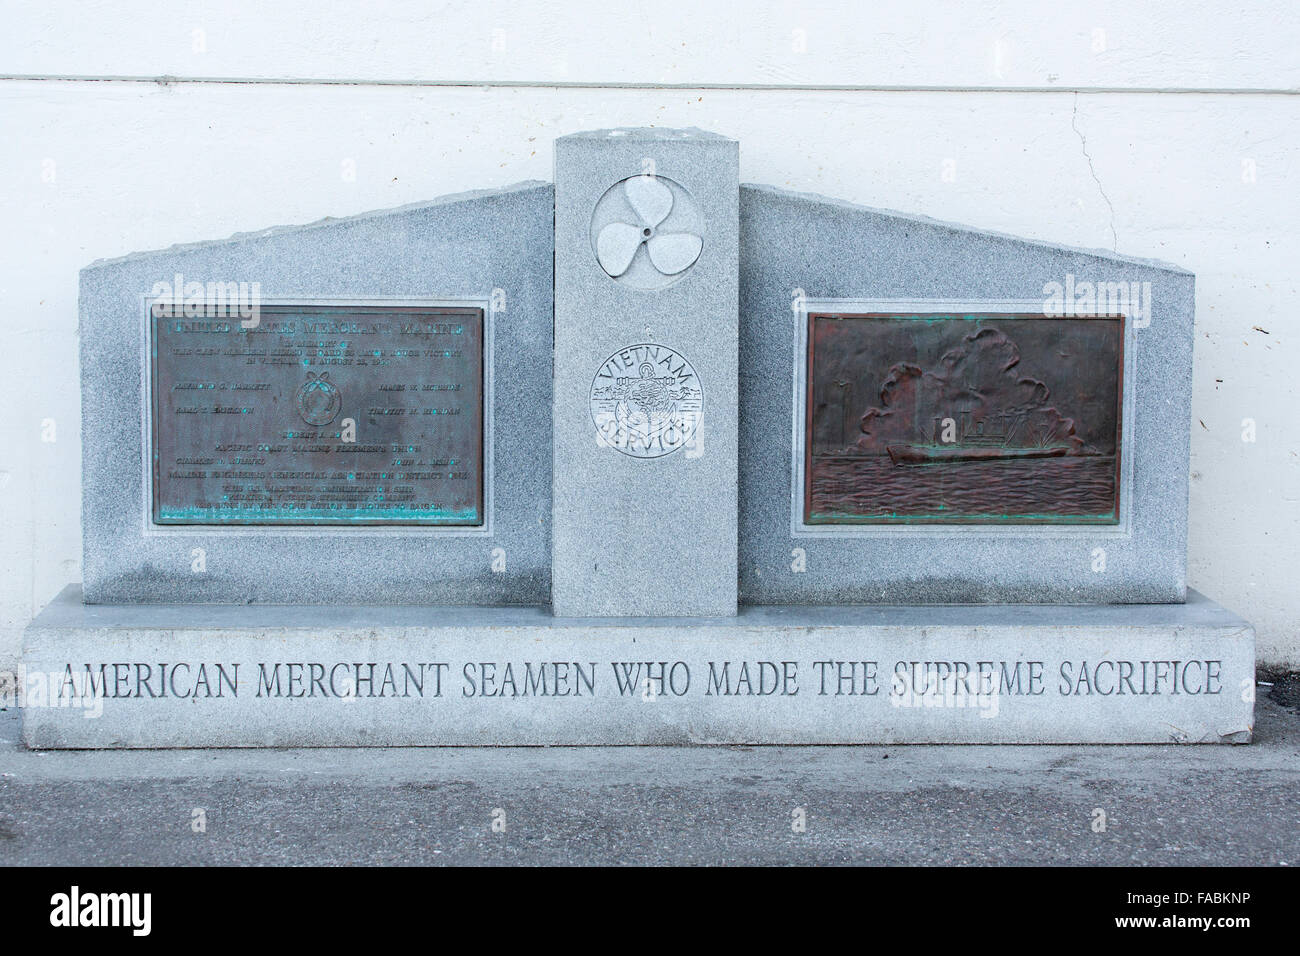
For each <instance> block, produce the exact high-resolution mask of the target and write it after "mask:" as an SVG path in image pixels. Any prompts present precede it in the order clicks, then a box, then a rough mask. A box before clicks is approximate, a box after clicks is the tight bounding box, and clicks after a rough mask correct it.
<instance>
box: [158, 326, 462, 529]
mask: <svg viewBox="0 0 1300 956" xmlns="http://www.w3.org/2000/svg"><path fill="white" fill-rule="evenodd" d="M176 311H177V312H179V311H180V308H179V307H177V309H176ZM249 324H250V325H251V324H252V322H251V320H250V321H249ZM150 325H151V330H150V365H151V376H152V380H151V389H152V403H151V411H152V436H151V439H152V448H151V454H152V459H153V520H154V521H155V522H156V523H158V524H165V525H175V524H202V525H213V524H215V525H226V524H238V525H253V524H256V525H263V524H271V525H378V524H418V525H480V524H482V523H483V453H484V449H483V311H482V310H481V309H471V308H427V307H407V306H400V307H399V306H322V305H300V306H284V305H273V306H271V305H268V306H262V307H261V309H260V315H259V317H258V321H257V323H256V325H254V326H253V327H252V328H245V327H244V322H242V321H241V319H240V317H239V316H238V315H234V314H231V315H229V316H225V315H220V314H218V315H215V316H213V315H195V316H183V315H179V314H171V313H170V312H169V311H168V309H167V307H166V306H162V307H159V306H155V307H154V308H153V311H152V314H151V316H150Z"/></svg>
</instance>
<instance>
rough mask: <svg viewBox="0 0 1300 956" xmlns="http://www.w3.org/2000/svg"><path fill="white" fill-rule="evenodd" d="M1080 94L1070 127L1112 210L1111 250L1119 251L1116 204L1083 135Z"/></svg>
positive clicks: (1072, 113)
mask: <svg viewBox="0 0 1300 956" xmlns="http://www.w3.org/2000/svg"><path fill="white" fill-rule="evenodd" d="M1078 120H1079V94H1078V93H1075V94H1074V110H1073V112H1071V113H1070V128H1071V129H1072V130H1074V135H1076V136H1078V137H1079V145H1080V147H1081V148H1082V149H1083V158H1084V159H1086V160H1087V161H1088V172H1089V173H1090V174H1091V175H1092V181H1093V182H1094V183H1096V184H1097V192H1099V193H1101V198H1102V199H1104V200H1105V201H1106V208H1107V209H1109V210H1110V223H1109V225H1110V241H1111V251H1112V252H1119V234H1118V233H1116V232H1115V206H1114V204H1113V203H1112V202H1111V201H1110V197H1109V196H1107V195H1106V188H1105V187H1104V186H1102V184H1101V178H1100V177H1099V176H1098V175H1097V168H1096V167H1095V166H1094V165H1093V163H1092V155H1091V154H1090V153H1089V152H1088V137H1086V136H1084V135H1083V130H1081V129H1079V123H1078Z"/></svg>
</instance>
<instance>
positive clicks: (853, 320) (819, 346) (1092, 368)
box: [804, 313, 1124, 524]
mask: <svg viewBox="0 0 1300 956" xmlns="http://www.w3.org/2000/svg"><path fill="white" fill-rule="evenodd" d="M807 360H808V368H807V382H808V394H807V421H806V433H805V439H804V447H805V460H804V482H805V486H804V520H805V523H807V524H888V523H931V524H943V523H962V524H969V523H993V524H1035V523H1045V524H1114V523H1117V522H1118V521H1119V474H1120V445H1121V442H1120V434H1121V410H1122V400H1121V396H1122V381H1123V369H1124V330H1123V319H1122V318H1121V317H1117V316H1085V317H1067V318H1055V317H1048V316H1043V315H1020V314H1006V315H1002V314H972V315H965V314H961V315H957V314H954V315H932V314H922V315H904V314H898V315H895V314H842V313H841V314H829V313H818V314H810V315H809V317H808V356H807Z"/></svg>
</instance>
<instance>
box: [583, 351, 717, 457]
mask: <svg viewBox="0 0 1300 956" xmlns="http://www.w3.org/2000/svg"><path fill="white" fill-rule="evenodd" d="M703 412H704V387H703V386H702V385H701V383H700V379H699V376H697V375H696V374H695V369H694V368H693V367H692V366H691V363H690V362H688V361H687V360H686V359H685V358H684V357H683V356H682V355H681V354H680V353H679V352H676V351H674V350H673V349H670V348H668V347H667V346H665V345H651V344H641V345H629V346H628V347H627V348H624V349H619V350H618V351H617V352H615V353H614V354H613V355H611V356H610V357H609V358H607V359H606V360H605V361H604V362H602V363H601V366H600V369H599V370H598V371H597V372H596V376H595V377H594V378H593V379H592V380H591V420H592V422H593V423H594V424H595V426H596V436H597V441H599V442H600V444H602V445H605V446H607V447H610V448H613V449H615V450H617V451H619V452H621V453H622V454H624V455H628V456H630V457H632V458H662V457H663V456H664V455H671V454H672V453H673V452H675V451H677V449H679V448H681V447H682V446H683V445H686V444H688V443H690V442H691V441H692V440H693V439H694V438H695V433H696V431H697V430H698V429H699V426H700V416H701V415H702V414H703Z"/></svg>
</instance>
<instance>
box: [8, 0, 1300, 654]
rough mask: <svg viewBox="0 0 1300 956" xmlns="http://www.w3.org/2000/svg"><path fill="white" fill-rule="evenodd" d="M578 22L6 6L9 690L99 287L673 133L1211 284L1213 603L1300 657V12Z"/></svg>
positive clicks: (1275, 0) (45, 591) (1205, 471)
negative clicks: (91, 290) (170, 248)
mask: <svg viewBox="0 0 1300 956" xmlns="http://www.w3.org/2000/svg"><path fill="white" fill-rule="evenodd" d="M557 6H559V5H554V4H546V3H540V2H524V3H506V2H483V0H480V2H475V0H456V2H449V3H442V4H437V3H415V2H409V0H404V2H390V3H355V2H348V3H340V2H328V3H325V2H320V0H294V2H286V3H278V4H274V5H272V4H267V3H262V2H257V0H228V2H224V3H211V4H204V3H198V2H165V0H145V2H134V3H103V2H82V3H73V2H71V0H44V2H12V0H10V2H5V3H2V4H0V74H2V75H3V77H2V78H0V210H3V229H0V303H3V311H2V312H0V322H2V323H3V325H2V326H0V348H2V349H3V362H2V363H0V409H4V410H5V411H4V413H3V414H0V666H5V665H6V664H12V663H13V662H14V661H15V660H16V658H17V655H18V648H19V639H20V633H21V629H22V627H23V626H24V625H25V624H26V622H27V621H28V620H29V619H30V617H31V616H32V614H33V613H34V612H35V611H36V610H38V609H39V608H40V606H41V605H42V604H43V603H44V602H45V601H47V600H48V599H49V598H50V597H52V596H53V595H54V594H55V593H56V592H57V591H58V590H59V589H60V588H61V587H62V586H63V585H64V584H65V583H67V582H69V581H74V580H76V579H77V578H78V577H79V559H80V520H79V509H80V460H81V458H80V448H79V444H78V421H79V417H80V394H79V378H78V370H77V302H76V298H77V271H78V269H79V268H80V267H81V266H83V265H85V264H86V263H88V262H90V261H92V260H93V259H96V258H99V257H107V256H117V255H121V254H124V253H127V252H131V251H136V250H141V249H150V248H156V247H159V246H166V245H169V244H171V243H175V242H187V241H192V240H198V239H208V238H218V237H223V236H226V235H228V234H230V233H232V232H237V231H246V230H253V229H258V228H262V227H265V226H270V225H277V224H284V223H300V222H308V221H312V220H315V219H319V218H321V217H323V216H340V215H348V214H350V213H357V212H362V211H365V210H369V209H376V208H383V207H386V206H395V205H399V204H401V203H407V202H414V201H418V200H422V199H427V198H431V197H433V196H436V195H439V194H442V193H447V192H455V191H458V190H463V189H469V188H477V187H485V186H495V185H504V184H506V183H510V182H515V181H517V180H520V179H527V178H537V179H549V178H550V169H551V142H552V140H553V139H554V138H555V137H556V136H558V135H561V134H564V133H567V132H570V131H573V130H577V129H582V128H590V127H600V126H614V125H648V124H655V125H683V126H684V125H698V126H702V127H706V128H709V129H715V130H718V131H720V132H724V133H727V134H729V135H732V136H736V137H738V138H739V139H740V140H741V171H742V178H743V179H744V180H745V181H749V182H766V183H774V184H777V185H781V186H786V187H790V188H794V189H800V190H809V191H815V192H821V193H826V194H829V195H832V196H839V197H843V198H846V199H850V200H854V201H858V202H862V203H867V204H870V205H874V206H883V207H889V208H894V209H901V210H905V211H908V212H915V213H922V214H925V215H929V216H933V217H936V218H941V219H948V220H954V221H958V222H964V223H969V224H972V225H976V226H981V227H986V228H990V229H996V230H1002V231H1006V232H1013V233H1019V234H1022V235H1026V236H1031V237H1035V238H1041V239H1047V240H1051V241H1056V242H1063V243H1067V244H1071V245H1082V246H1096V247H1107V248H1116V249H1118V250H1119V251H1121V252H1126V253H1131V254H1135V255H1142V256H1155V257H1159V258H1162V259H1166V260H1169V261H1172V262H1175V263H1178V264H1179V265H1181V266H1184V267H1186V268H1188V269H1191V270H1193V271H1195V272H1196V275H1197V353H1196V369H1195V396H1194V405H1193V421H1192V423H1191V427H1192V495H1191V514H1192V517H1191V527H1192V532H1191V542H1190V567H1189V578H1190V582H1191V584H1192V586H1194V587H1196V588H1199V589H1200V590H1202V591H1205V592H1206V593H1208V594H1209V595H1211V596H1212V597H1214V598H1216V599H1218V600H1219V601H1221V602H1223V603H1225V604H1227V605H1229V606H1231V607H1232V608H1234V609H1235V610H1237V611H1239V612H1241V613H1243V614H1244V615H1246V616H1247V617H1249V618H1250V619H1251V620H1252V621H1254V623H1255V624H1256V626H1257V627H1258V630H1259V652H1260V659H1261V661H1262V662H1264V663H1265V664H1269V665H1274V666H1277V665H1286V666H1292V667H1295V666H1300V634H1298V633H1297V630H1298V627H1297V625H1298V624H1300V586H1298V585H1297V576H1298V574H1300V427H1298V426H1297V424H1296V422H1297V415H1298V413H1297V408H1298V406H1300V402H1298V399H1300V395H1298V394H1297V392H1298V386H1297V381H1298V380H1300V344H1298V339H1300V318H1298V317H1297V315H1296V312H1295V308H1294V303H1295V302H1296V298H1297V291H1298V289H1297V286H1298V285H1300V169H1298V168H1297V165H1298V164H1300V98H1298V97H1297V92H1298V90H1300V54H1298V53H1297V51H1298V50H1300V10H1298V9H1297V8H1296V6H1295V5H1294V3H1293V2H1290V0H1269V2H1258V3H1255V4H1252V5H1250V9H1248V10H1245V11H1243V10H1241V9H1240V5H1239V4H1234V3H1227V2H1225V3H1221V4H1219V3H1209V2H1203V0H1185V2H1153V3H1145V4H1141V5H1135V4H1132V3H1121V2H1096V3H1072V4H1064V5H1062V4H1053V3H1042V2H1040V0H1009V2H1005V3H990V2H975V3H961V4H956V3H954V4H947V3H939V2H934V0H905V2H885V3H874V4H873V3H863V2H852V0H845V2H836V3H832V2H808V3H804V2H792V0H791V2H758V3H752V2H744V3H742V2H739V0H735V2H725V0H724V2H710V0H661V2H659V3H657V4H610V3H607V2H596V0H582V2H576V3H569V4H566V5H563V6H560V8H559V9H556V7H557ZM1135 7H1137V8H1135ZM196 31H198V32H196ZM162 78H175V80H174V81H172V80H166V79H162ZM349 161H350V164H351V165H350V167H349V166H348V165H346V164H348V163H349ZM345 168H354V169H355V178H354V179H349V178H347V177H346V176H345V175H344V170H345ZM945 169H951V170H953V171H954V172H955V175H953V176H949V177H945V176H944V171H945ZM1247 418H1249V419H1252V420H1253V421H1254V422H1255V423H1256V430H1257V437H1256V440H1255V441H1254V442H1244V441H1243V440H1242V431H1243V428H1242V422H1243V420H1244V419H1247ZM51 429H52V431H53V434H51ZM43 438H53V440H51V441H45V440H43Z"/></svg>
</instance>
